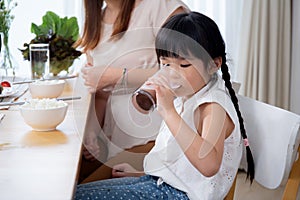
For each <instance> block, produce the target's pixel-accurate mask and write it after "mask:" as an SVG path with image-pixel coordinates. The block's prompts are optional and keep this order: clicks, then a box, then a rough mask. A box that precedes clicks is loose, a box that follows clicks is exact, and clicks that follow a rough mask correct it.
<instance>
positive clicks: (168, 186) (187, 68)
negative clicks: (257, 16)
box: [76, 12, 254, 200]
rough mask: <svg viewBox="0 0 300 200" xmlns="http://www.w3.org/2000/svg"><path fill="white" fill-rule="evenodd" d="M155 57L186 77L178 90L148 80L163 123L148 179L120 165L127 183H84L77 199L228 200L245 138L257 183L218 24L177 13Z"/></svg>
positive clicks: (164, 81)
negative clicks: (227, 196)
mask: <svg viewBox="0 0 300 200" xmlns="http://www.w3.org/2000/svg"><path fill="white" fill-rule="evenodd" d="M156 53H157V57H158V58H159V62H160V64H161V65H163V66H164V67H165V68H169V69H170V70H174V71H175V72H176V73H179V74H180V75H181V78H180V79H177V80H178V82H177V87H176V88H175V89H170V88H169V84H168V82H170V81H172V77H170V78H166V77H158V78H157V76H155V77H154V78H150V79H149V80H148V82H147V84H148V85H152V86H154V88H155V92H156V99H157V110H158V112H159V113H160V115H161V116H162V118H163V120H164V122H163V123H162V125H161V128H160V132H159V135H158V137H157V139H156V142H155V146H154V147H153V149H152V150H151V151H150V152H149V153H148V155H147V156H146V157H145V159H144V173H145V174H146V175H143V176H140V177H129V176H139V175H141V174H142V173H139V172H137V171H136V170H134V169H133V168H132V167H131V166H129V165H127V164H120V165H117V166H115V167H114V171H113V175H114V176H115V177H123V178H118V179H111V180H105V181H99V182H92V183H89V184H83V185H79V186H78V188H77V192H76V199H96V198H99V199H100V198H101V199H112V198H114V199H195V200H198V199H201V200H202V199H214V200H215V199H223V198H224V197H225V196H226V194H227V193H228V191H229V189H230V187H231V185H232V183H233V181H234V178H235V176H236V173H237V170H238V166H239V163H240V159H241V155H242V139H241V136H242V138H243V139H244V143H245V145H246V146H247V148H246V149H247V157H248V158H247V159H248V173H249V174H248V175H250V180H251V182H252V180H253V178H254V163H253V158H252V155H251V152H250V148H249V145H248V142H247V136H246V134H245V129H244V125H243V119H242V116H241V113H240V111H239V106H238V102H237V98H236V96H235V92H234V90H233V89H232V87H231V83H230V75H229V73H228V67H227V65H226V56H225V44H224V41H223V39H222V36H221V34H220V31H219V29H218V27H217V25H216V24H215V23H214V21H212V20H211V19H209V18H208V17H206V16H204V15H202V14H199V13H196V12H191V13H188V14H179V15H176V16H174V17H172V18H171V19H169V20H168V21H167V22H166V23H165V24H164V25H163V27H162V29H161V30H160V31H159V33H158V35H157V38H156ZM207 54H208V55H207ZM219 68H221V70H222V76H223V79H224V81H223V80H222V79H221V78H220V76H219V75H218V73H217V71H218V69H219ZM224 82H225V85H224ZM225 86H226V88H225ZM174 97H176V99H175V100H174ZM239 122H240V123H239Z"/></svg>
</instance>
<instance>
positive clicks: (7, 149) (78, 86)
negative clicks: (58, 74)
mask: <svg viewBox="0 0 300 200" xmlns="http://www.w3.org/2000/svg"><path fill="white" fill-rule="evenodd" d="M66 83H67V84H66V85H65V89H64V93H63V94H62V95H61V96H81V99H80V100H74V101H68V104H69V107H68V111H67V114H66V118H65V119H64V121H63V122H62V123H61V124H60V125H59V126H58V127H57V129H56V130H54V131H48V132H37V131H33V130H32V129H31V127H30V126H28V125H27V124H26V123H25V122H24V121H23V118H22V116H21V114H20V112H19V110H18V108H17V106H13V107H10V109H8V110H0V113H2V114H4V115H5V117H4V118H3V120H2V121H1V122H0V199H6V200H15V199H30V200H35V199H38V200H41V199H43V200H47V199H49V200H54V199H55V200H60V199H61V200H66V199H72V197H73V194H74V188H75V186H76V184H77V173H78V167H79V163H80V158H81V141H82V136H83V133H84V129H85V123H86V118H87V112H88V106H89V102H90V101H89V100H90V95H88V93H87V91H86V89H85V87H84V85H83V82H82V80H81V79H80V78H79V77H78V78H74V79H72V80H71V79H70V80H67V81H66ZM28 98H31V97H30V94H29V92H27V93H26V94H25V95H24V96H22V97H21V98H20V99H19V100H24V99H28Z"/></svg>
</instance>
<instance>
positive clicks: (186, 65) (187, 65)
mask: <svg viewBox="0 0 300 200" xmlns="http://www.w3.org/2000/svg"><path fill="white" fill-rule="evenodd" d="M189 66H191V64H185V65H180V67H183V68H185V67H189Z"/></svg>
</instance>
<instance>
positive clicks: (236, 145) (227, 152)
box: [144, 75, 242, 200]
mask: <svg viewBox="0 0 300 200" xmlns="http://www.w3.org/2000/svg"><path fill="white" fill-rule="evenodd" d="M210 102H216V103H218V104H219V105H221V106H222V107H223V108H224V109H225V110H226V112H227V113H228V115H229V116H230V118H231V120H232V121H233V123H234V125H235V128H234V130H233V132H232V133H231V135H230V136H229V137H227V138H226V139H225V142H224V153H223V158H222V163H221V166H220V170H219V171H218V172H217V174H215V175H214V176H212V177H205V176H204V175H202V174H201V172H199V171H198V170H197V169H196V168H195V167H194V166H193V165H192V164H191V162H190V161H189V160H188V159H187V157H186V156H185V154H184V152H183V151H182V149H181V148H180V146H179V145H178V144H177V142H176V140H175V138H174V137H173V135H172V133H171V132H170V131H169V129H168V127H167V126H166V124H165V123H164V122H163V123H162V126H161V128H160V132H159V135H158V137H157V139H156V142H155V146H154V147H153V149H152V150H151V151H150V152H149V154H148V155H147V156H146V157H145V159H144V170H145V173H146V174H150V175H153V176H157V177H160V179H159V180H160V181H163V182H165V183H167V184H169V185H171V186H172V187H174V188H177V189H179V190H181V191H184V192H186V193H187V195H188V197H189V198H190V199H192V200H207V199H211V200H216V199H224V197H225V196H226V194H227V193H228V191H229V189H230V187H231V185H232V183H233V181H234V178H235V176H236V173H237V170H238V167H239V163H240V160H241V156H242V142H241V141H242V140H241V134H240V130H239V122H238V117H237V114H236V111H235V109H234V106H233V103H232V101H231V98H230V96H229V94H228V93H227V91H226V90H225V86H224V81H223V80H222V78H221V77H220V76H219V75H216V76H215V77H214V78H213V79H212V80H211V81H210V82H209V83H208V84H207V85H206V86H205V87H204V88H202V89H201V90H200V91H199V92H197V93H196V94H195V95H193V96H192V97H191V98H189V99H187V100H185V101H184V100H183V98H177V99H176V100H175V101H174V104H175V108H176V110H177V112H178V113H179V114H180V116H181V117H182V118H183V120H184V121H185V122H186V123H187V124H188V125H189V126H190V127H191V128H192V129H193V130H194V131H195V132H197V129H196V127H195V123H194V112H195V110H196V109H197V108H198V107H199V105H201V104H204V103H210Z"/></svg>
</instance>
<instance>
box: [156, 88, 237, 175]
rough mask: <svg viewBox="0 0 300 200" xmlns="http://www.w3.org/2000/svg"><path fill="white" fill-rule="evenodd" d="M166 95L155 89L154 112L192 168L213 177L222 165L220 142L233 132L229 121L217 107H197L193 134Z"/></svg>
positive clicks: (170, 97)
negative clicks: (155, 109) (158, 114)
mask: <svg viewBox="0 0 300 200" xmlns="http://www.w3.org/2000/svg"><path fill="white" fill-rule="evenodd" d="M169 92H170V91H167V89H166V88H163V87H157V88H156V95H157V102H158V112H159V113H160V114H161V115H162V117H163V119H164V121H165V123H166V125H167V126H168V128H169V129H170V131H171V132H172V134H173V135H174V137H175V138H176V141H177V143H178V144H179V145H180V147H181V148H182V150H183V151H184V153H185V155H186V157H187V158H188V159H189V161H190V162H191V163H192V164H193V165H194V166H195V168H197V169H198V170H199V171H200V172H201V173H202V174H203V175H205V176H208V177H209V176H213V175H214V174H216V173H217V172H218V170H219V168H220V165H221V162H222V156H223V150H224V140H225V138H226V137H227V136H228V135H230V133H231V132H232V130H233V128H234V125H233V123H232V121H231V119H230V118H229V116H228V115H227V114H226V112H225V110H224V109H223V108H222V107H221V106H220V105H219V104H216V103H207V104H204V105H201V106H199V108H198V109H197V111H196V113H195V123H196V127H197V133H195V132H194V131H193V130H192V129H191V128H190V127H189V126H188V125H187V124H186V123H185V122H184V120H183V119H182V118H181V116H180V115H179V114H178V113H177V112H176V110H175V108H174V105H173V102H172V100H173V97H172V95H170V94H168V93H169ZM200 113H201V114H200Z"/></svg>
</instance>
